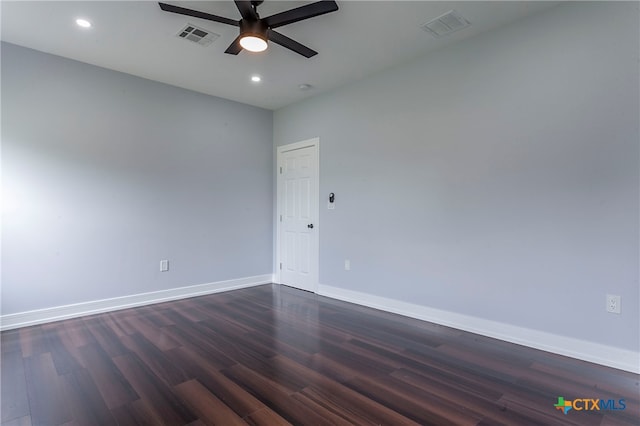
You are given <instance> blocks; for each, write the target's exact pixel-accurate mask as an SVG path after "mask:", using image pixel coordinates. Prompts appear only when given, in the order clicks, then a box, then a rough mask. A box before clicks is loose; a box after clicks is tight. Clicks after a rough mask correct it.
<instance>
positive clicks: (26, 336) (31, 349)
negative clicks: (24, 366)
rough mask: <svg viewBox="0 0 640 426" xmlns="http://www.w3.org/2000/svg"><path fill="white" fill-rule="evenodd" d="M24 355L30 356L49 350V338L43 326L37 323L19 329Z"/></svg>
mask: <svg viewBox="0 0 640 426" xmlns="http://www.w3.org/2000/svg"><path fill="white" fill-rule="evenodd" d="M18 333H19V334H20V347H21V348H22V356H23V357H25V358H26V357H29V356H33V355H40V354H42V353H45V352H49V348H48V347H47V339H46V337H45V333H44V331H43V330H42V327H41V326H38V325H35V326H31V327H24V328H21V329H19V331H18Z"/></svg>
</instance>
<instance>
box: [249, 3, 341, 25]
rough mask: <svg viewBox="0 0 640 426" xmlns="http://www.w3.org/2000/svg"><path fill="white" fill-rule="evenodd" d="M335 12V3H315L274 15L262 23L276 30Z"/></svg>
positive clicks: (336, 8) (336, 5)
mask: <svg viewBox="0 0 640 426" xmlns="http://www.w3.org/2000/svg"><path fill="white" fill-rule="evenodd" d="M336 10H338V4H337V3H336V2H335V1H317V2H315V3H311V4H307V5H304V6H300V7H296V8H295V9H290V10H287V11H284V12H281V13H276V14H275V15H271V16H268V17H266V18H263V19H262V21H264V22H265V23H266V24H267V26H268V27H269V28H278V27H281V26H283V25H287V24H292V23H294V22H298V21H302V20H304V19H309V18H313V17H314V16H319V15H324V14H325V13H330V12H335V11H336Z"/></svg>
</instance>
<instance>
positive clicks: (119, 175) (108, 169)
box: [2, 43, 273, 314]
mask: <svg viewBox="0 0 640 426" xmlns="http://www.w3.org/2000/svg"><path fill="white" fill-rule="evenodd" d="M272 148H273V142H272V112H271V111H267V110H263V109H259V108H254V107H250V106H246V105H242V104H238V103H234V102H229V101H226V100H222V99H218V98H214V97H211V96H206V95H202V94H198V93H194V92H190V91H186V90H183V89H179V88H175V87H171V86H167V85H164V84H160V83H156V82H152V81H148V80H144V79H141V78H137V77H133V76H130V75H127V74H122V73H118V72H114V71H109V70H105V69H102V68H98V67H94V66H91V65H86V64H82V63H79V62H75V61H71V60H67V59H63V58H60V57H56V56H52V55H48V54H43V53H39V52H36V51H33V50H28V49H24V48H21V47H18V46H14V45H10V44H5V43H3V44H2V178H3V190H4V192H5V194H4V199H3V201H4V203H5V206H4V210H5V211H4V212H3V213H4V214H3V217H2V314H11V313H17V312H23V311H28V310H32V309H39V308H45V307H55V306H60V305H65V304H71V303H78V302H85V301H93V300H99V299H104V298H110V297H117V296H125V295H132V294H138V293H144V292H151V291H156V290H163V289H169V288H177V287H182V286H188V285H194V284H204V283H209V282H215V281H220V280H227V279H233V278H242V277H248V276H254V275H260V274H271V273H272V244H273V242H272V226H273V217H272V215H271V211H272V202H273V201H272V200H273V187H272V184H271V176H272ZM160 259H169V261H170V271H169V272H166V273H160V272H159V261H160Z"/></svg>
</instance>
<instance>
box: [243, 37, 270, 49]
mask: <svg viewBox="0 0 640 426" xmlns="http://www.w3.org/2000/svg"><path fill="white" fill-rule="evenodd" d="M240 46H242V48H243V49H245V50H248V51H249V52H264V51H265V50H267V41H266V40H264V39H262V38H260V37H256V36H255V35H247V36H244V37H242V38H241V39H240Z"/></svg>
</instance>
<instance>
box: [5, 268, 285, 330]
mask: <svg viewBox="0 0 640 426" xmlns="http://www.w3.org/2000/svg"><path fill="white" fill-rule="evenodd" d="M271 282H273V275H272V274H265V275H257V276H255V277H246V278H238V279H233V280H226V281H218V282H214V283H208V284H199V285H192V286H188V287H179V288H172V289H169V290H160V291H153V292H150V293H141V294H133V295H130V296H123V297H114V298H112V299H102V300H94V301H91V302H83V303H76V304H73V305H65V306H56V307H53V308H46V309H38V310H35V311H28V312H19V313H16V314H8V315H2V316H0V330H11V329H14V328H19V327H25V326H29V325H36V324H43V323H47V322H53V321H60V320H63V319H68V318H76V317H80V316H84V315H92V314H99V313H102V312H109V311H117V310H120V309H126V308H133V307H136V306H143V305H151V304H154V303H160V302H168V301H170V300H178V299H186V298H188V297H194V296H203V295H205V294H212V293H220V292H223V291H229V290H236V289H240V288H245V287H253V286H256V285H261V284H269V283H271Z"/></svg>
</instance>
